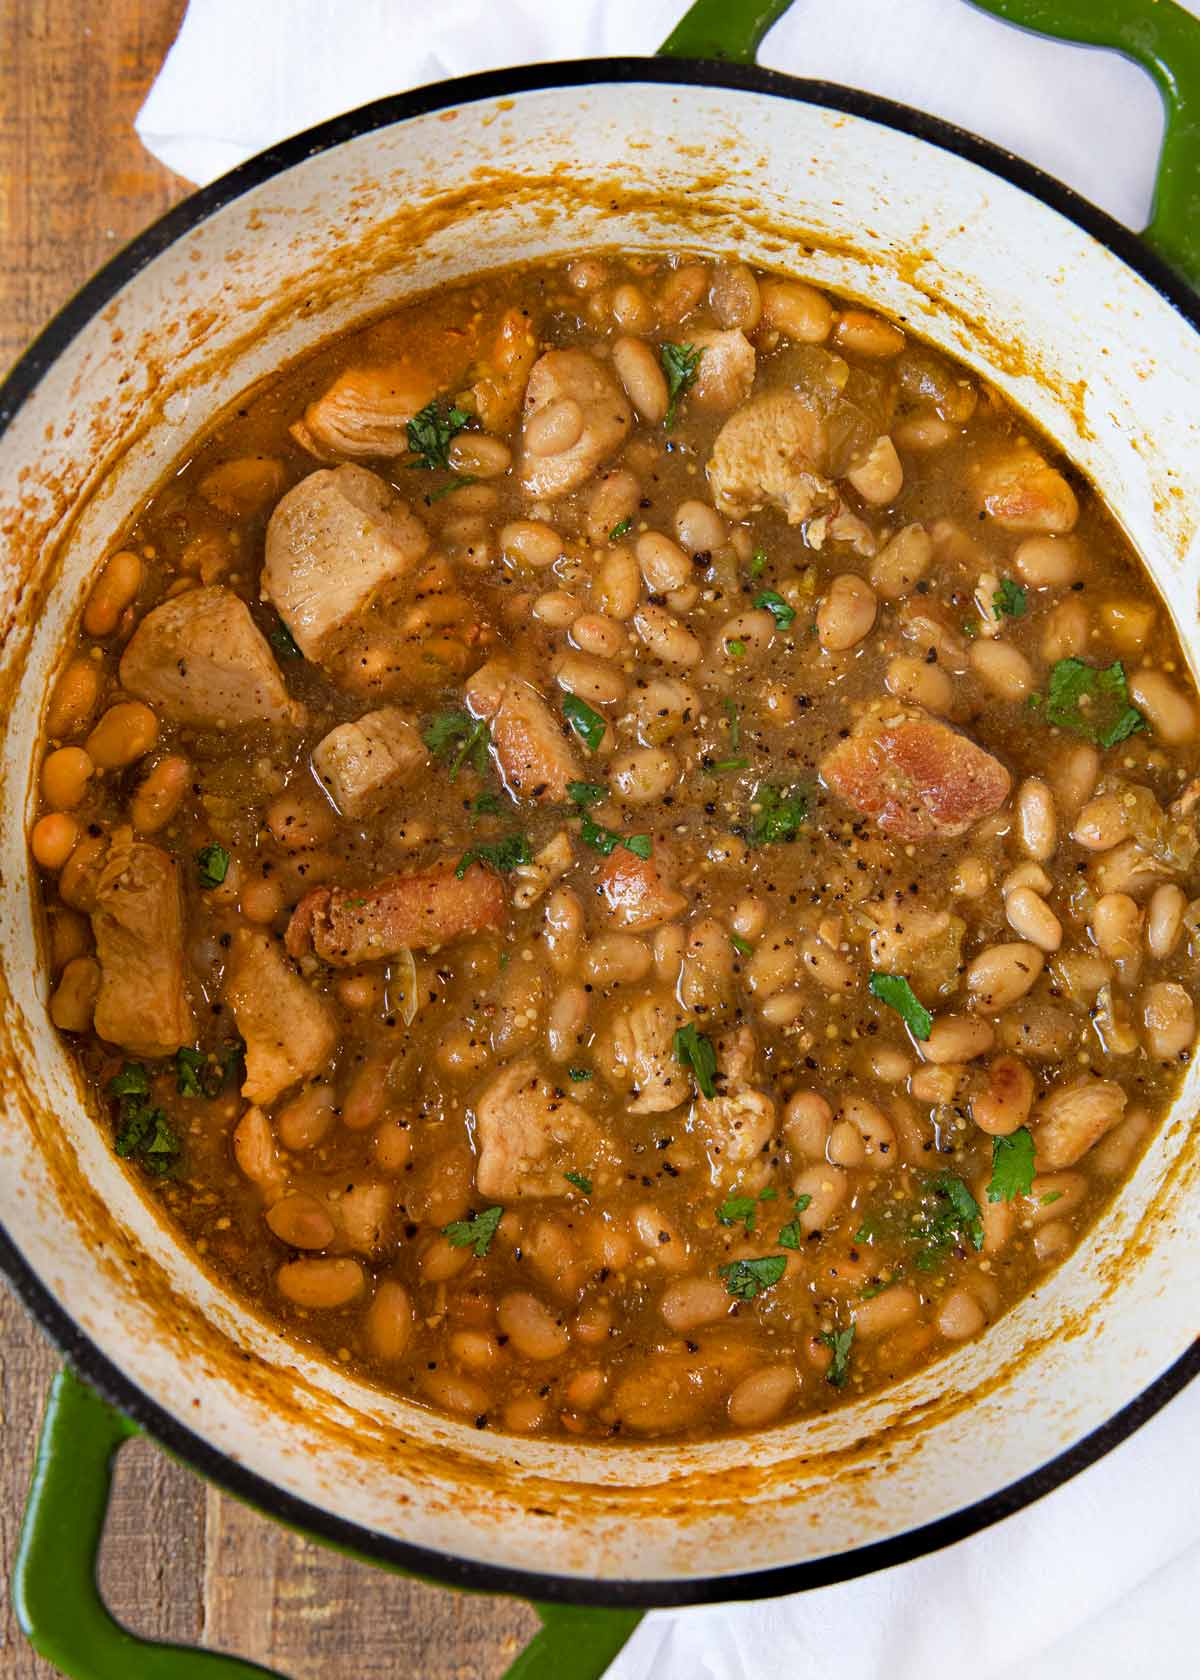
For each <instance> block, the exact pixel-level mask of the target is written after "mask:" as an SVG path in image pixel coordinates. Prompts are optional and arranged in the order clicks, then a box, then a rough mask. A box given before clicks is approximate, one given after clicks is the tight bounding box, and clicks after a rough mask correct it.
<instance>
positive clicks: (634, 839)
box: [579, 814, 654, 858]
mask: <svg viewBox="0 0 1200 1680" xmlns="http://www.w3.org/2000/svg"><path fill="white" fill-rule="evenodd" d="M579 838H580V839H581V840H582V841H583V843H584V845H585V846H591V848H592V849H593V851H597V852H599V853H600V854H601V856H602V857H611V856H612V854H613V853H614V852H615V851H616V849H617V847H618V846H623V847H624V848H625V850H626V851H627V852H632V853H633V855H634V856H635V857H640V858H648V857H649V856H650V854H651V852H652V851H653V850H654V843H653V841H652V840H651V839H650V836H649V835H648V834H631V835H629V836H628V837H626V836H625V835H623V834H618V833H617V831H616V830H615V829H612V828H605V827H603V825H602V824H600V823H598V822H593V821H592V819H591V817H589V816H587V815H586V814H585V815H584V819H583V825H582V827H581V828H580V830H579Z"/></svg>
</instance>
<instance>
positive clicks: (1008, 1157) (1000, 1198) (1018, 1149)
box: [987, 1126, 1036, 1202]
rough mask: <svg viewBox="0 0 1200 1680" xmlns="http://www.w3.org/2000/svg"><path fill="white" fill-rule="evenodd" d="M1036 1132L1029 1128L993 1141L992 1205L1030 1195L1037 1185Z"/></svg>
mask: <svg viewBox="0 0 1200 1680" xmlns="http://www.w3.org/2000/svg"><path fill="white" fill-rule="evenodd" d="M1033 1155H1034V1149H1033V1133H1032V1132H1031V1131H1030V1130H1029V1128H1028V1126H1022V1127H1021V1128H1020V1130H1019V1131H1016V1132H1009V1134H1008V1136H1007V1137H1001V1136H997V1137H994V1138H993V1139H992V1177H991V1182H990V1183H989V1184H988V1187H987V1199H988V1201H989V1202H1011V1201H1012V1199H1013V1197H1014V1196H1028V1194H1029V1189H1030V1186H1031V1185H1032V1183H1033V1179H1034V1173H1035V1170H1036V1169H1035V1167H1034V1162H1033Z"/></svg>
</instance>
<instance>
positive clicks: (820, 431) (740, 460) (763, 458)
mask: <svg viewBox="0 0 1200 1680" xmlns="http://www.w3.org/2000/svg"><path fill="white" fill-rule="evenodd" d="M827 453H828V438H827V433H826V426H825V422H824V420H823V419H822V417H821V414H820V412H819V411H818V409H817V407H816V405H815V403H813V402H812V401H810V399H809V398H808V397H806V396H804V395H803V394H802V393H801V392H799V391H767V392H764V393H763V395H762V396H759V397H753V398H752V399H751V400H750V401H749V402H748V403H745V404H744V405H743V406H742V407H741V408H739V409H738V410H737V411H736V412H735V413H734V414H731V415H730V417H729V419H728V420H726V422H725V424H724V425H723V426H722V427H721V430H720V431H719V432H718V433H717V439H716V442H715V443H714V444H713V451H712V455H711V456H710V457H709V462H708V482H709V484H710V485H711V487H712V493H713V501H714V502H715V504H716V506H717V507H718V508H719V509H720V511H721V512H722V513H727V514H729V516H730V517H731V518H733V519H746V518H748V517H749V516H750V514H752V513H758V512H761V510H762V509H763V508H765V507H768V506H771V507H777V508H779V509H780V510H781V511H782V512H783V513H784V514H786V516H787V522H788V524H789V525H801V524H803V522H804V521H805V520H806V519H808V518H809V517H810V515H812V514H814V513H819V512H820V511H821V510H822V509H823V508H827V507H830V506H832V504H833V503H834V501H835V500H836V492H835V491H834V487H833V484H832V482H831V480H830V479H829V478H828V477H826V475H825V460H826V455H827Z"/></svg>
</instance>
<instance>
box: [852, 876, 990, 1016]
mask: <svg viewBox="0 0 1200 1680" xmlns="http://www.w3.org/2000/svg"><path fill="white" fill-rule="evenodd" d="M862 913H863V916H864V918H865V919H866V924H867V926H868V928H869V929H870V940H871V967H872V968H873V969H878V970H880V971H881V972H882V973H884V974H903V975H905V976H907V978H908V979H910V980H911V981H913V982H914V984H915V985H916V987H917V989H918V991H923V990H924V991H936V992H942V993H945V992H948V991H951V990H952V989H953V988H954V986H955V985H956V984H957V982H958V977H959V975H960V974H961V972H962V968H963V961H962V945H963V939H964V937H965V935H966V931H967V924H966V923H965V922H964V921H963V919H962V917H961V916H954V915H951V913H950V911H949V910H931V909H928V908H927V907H926V906H924V905H922V904H916V903H914V902H913V900H912V897H911V896H910V894H908V893H905V892H896V893H893V894H892V896H891V898H884V899H875V900H873V901H872V902H871V903H869V904H864V905H863V906H862Z"/></svg>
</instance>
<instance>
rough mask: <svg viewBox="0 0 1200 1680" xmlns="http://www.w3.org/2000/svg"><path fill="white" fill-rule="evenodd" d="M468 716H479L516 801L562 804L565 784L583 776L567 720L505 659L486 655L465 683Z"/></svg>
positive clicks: (565, 792)
mask: <svg viewBox="0 0 1200 1680" xmlns="http://www.w3.org/2000/svg"><path fill="white" fill-rule="evenodd" d="M465 699H466V702H467V705H468V707H469V708H470V711H471V714H472V716H474V717H477V718H483V719H484V720H485V721H486V723H487V725H488V729H489V731H490V733H491V738H492V751H493V752H494V753H495V755H496V762H497V764H498V765H499V767H500V773H501V775H502V777H503V779H504V785H505V787H506V788H507V789H508V791H509V793H511V794H512V796H513V798H514V799H539V800H542V801H543V802H545V803H548V804H551V805H561V804H562V803H563V801H564V800H565V799H566V797H567V783H568V782H573V781H577V780H578V779H579V778H580V776H581V775H582V771H581V770H580V767H579V761H578V759H577V758H576V756H575V753H574V750H573V749H572V746H571V737H570V731H569V729H568V727H567V724H566V723H565V721H563V720H562V719H560V718H557V717H555V715H554V713H553V712H552V711H551V710H550V707H549V706H548V705H547V704H546V702H545V700H543V699H542V697H541V695H540V694H539V693H538V691H537V689H536V688H534V687H533V685H532V684H531V683H528V682H526V681H525V679H524V677H520V676H518V675H517V673H516V671H515V670H514V669H513V667H512V666H511V665H510V664H509V663H508V661H507V660H505V659H490V660H489V661H488V662H487V664H486V665H481V666H480V668H479V669H478V671H476V672H475V674H474V676H473V677H472V678H471V680H470V681H469V682H468V684H467V686H466V690H465Z"/></svg>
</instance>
